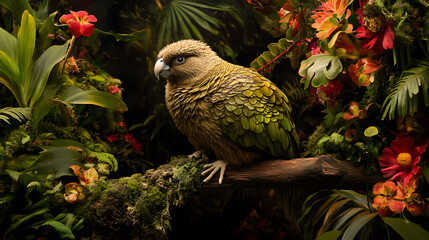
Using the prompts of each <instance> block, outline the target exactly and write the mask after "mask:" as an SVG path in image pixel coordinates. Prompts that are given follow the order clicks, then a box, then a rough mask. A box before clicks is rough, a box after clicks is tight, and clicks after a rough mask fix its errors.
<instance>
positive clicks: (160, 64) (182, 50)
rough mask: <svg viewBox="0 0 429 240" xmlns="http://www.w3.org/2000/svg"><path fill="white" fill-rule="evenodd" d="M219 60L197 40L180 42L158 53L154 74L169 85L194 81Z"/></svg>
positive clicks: (207, 47)
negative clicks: (165, 80)
mask: <svg viewBox="0 0 429 240" xmlns="http://www.w3.org/2000/svg"><path fill="white" fill-rule="evenodd" d="M219 60H221V59H220V58H219V57H218V56H217V54H216V53H215V52H214V51H212V50H211V48H210V47H209V46H208V45H207V44H205V43H203V42H201V41H198V40H191V39H188V40H181V41H178V42H174V43H171V44H169V45H167V46H165V47H164V48H163V49H162V50H161V51H160V52H159V54H158V61H157V62H156V64H155V67H154V74H155V76H156V77H157V78H158V79H159V76H161V77H163V78H165V79H167V81H168V82H170V83H179V82H184V81H185V82H187V81H194V80H196V79H199V78H201V77H202V76H204V75H205V74H206V73H207V72H208V71H209V70H210V69H212V68H213V67H214V66H216V64H217V63H219Z"/></svg>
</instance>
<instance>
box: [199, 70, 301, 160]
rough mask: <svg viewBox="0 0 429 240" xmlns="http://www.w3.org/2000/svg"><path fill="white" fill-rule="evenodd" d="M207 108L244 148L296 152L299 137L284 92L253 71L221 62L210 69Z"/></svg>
mask: <svg viewBox="0 0 429 240" xmlns="http://www.w3.org/2000/svg"><path fill="white" fill-rule="evenodd" d="M207 76H208V77H210V78H212V77H213V76H216V77H215V78H214V79H213V80H212V81H211V84H217V85H219V86H218V87H216V88H212V92H209V93H208V96H209V97H208V98H207V100H208V101H209V109H210V111H211V114H212V115H213V118H214V119H215V120H216V121H217V122H218V124H219V125H220V126H221V128H222V129H223V131H224V134H225V135H226V136H228V137H229V138H230V140H231V141H233V142H235V143H237V144H238V145H240V146H242V147H246V148H257V149H259V150H261V151H263V152H266V153H269V154H271V155H273V156H283V157H288V158H292V157H296V156H298V145H299V140H298V136H297V133H296V131H295V125H294V123H293V122H292V121H291V120H290V119H291V116H290V113H291V107H290V105H289V101H288V98H287V97H286V95H285V94H284V93H283V92H282V91H281V90H280V89H278V88H277V87H276V86H275V85H274V84H273V83H272V82H271V81H269V80H268V79H266V78H265V77H263V76H261V75H259V74H258V73H257V72H256V71H254V70H252V69H248V68H244V67H241V66H237V65H233V64H229V63H227V62H223V63H222V64H221V65H220V66H218V67H216V68H215V69H214V70H213V71H212V72H210V73H209V74H208V75H207Z"/></svg>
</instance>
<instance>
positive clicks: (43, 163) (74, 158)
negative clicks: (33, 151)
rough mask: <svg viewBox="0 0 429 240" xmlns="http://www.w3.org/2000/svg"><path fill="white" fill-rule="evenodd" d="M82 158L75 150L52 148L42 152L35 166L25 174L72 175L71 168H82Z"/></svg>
mask: <svg viewBox="0 0 429 240" xmlns="http://www.w3.org/2000/svg"><path fill="white" fill-rule="evenodd" d="M80 158H81V154H80V153H78V152H76V151H74V150H71V149H68V148H65V147H57V148H52V149H49V150H46V151H44V152H42V153H41V154H40V156H39V157H38V158H37V160H36V162H35V163H34V164H33V166H32V167H30V168H29V169H26V171H25V172H31V171H37V174H38V175H47V174H54V176H55V177H61V176H65V175H72V174H71V171H70V169H69V167H70V166H72V165H79V166H81V165H82V164H81V163H80V162H79V161H78V160H79V159H80Z"/></svg>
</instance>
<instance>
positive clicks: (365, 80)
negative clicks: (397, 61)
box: [349, 58, 381, 87]
mask: <svg viewBox="0 0 429 240" xmlns="http://www.w3.org/2000/svg"><path fill="white" fill-rule="evenodd" d="M380 62H381V59H380V60H379V61H375V60H374V59H371V58H361V59H359V60H358V62H357V63H356V65H354V64H351V65H350V66H349V75H350V77H351V78H352V80H353V82H354V83H355V84H356V85H357V86H358V87H361V86H365V87H368V86H369V85H370V84H371V83H373V82H374V74H375V73H376V72H377V71H378V70H379V69H380V68H381V65H380Z"/></svg>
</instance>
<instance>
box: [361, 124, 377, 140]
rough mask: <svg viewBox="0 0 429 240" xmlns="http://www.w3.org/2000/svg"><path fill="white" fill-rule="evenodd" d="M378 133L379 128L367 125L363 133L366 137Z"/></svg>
mask: <svg viewBox="0 0 429 240" xmlns="http://www.w3.org/2000/svg"><path fill="white" fill-rule="evenodd" d="M377 134H378V128H377V127H374V126H370V127H367V128H366V129H365V131H364V132H363V135H365V137H374V136H375V135H377Z"/></svg>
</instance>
